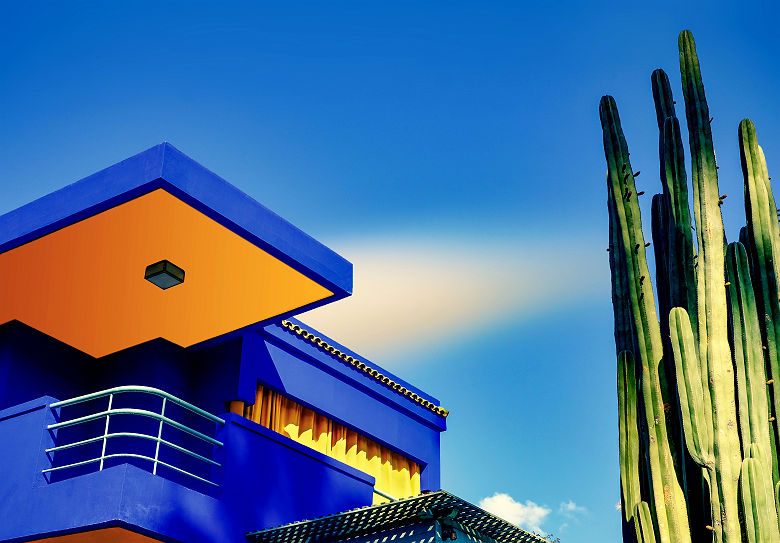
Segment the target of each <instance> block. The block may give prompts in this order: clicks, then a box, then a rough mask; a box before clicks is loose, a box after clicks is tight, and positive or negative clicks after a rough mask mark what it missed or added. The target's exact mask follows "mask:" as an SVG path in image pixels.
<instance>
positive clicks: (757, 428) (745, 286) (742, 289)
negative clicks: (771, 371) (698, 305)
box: [726, 242, 772, 473]
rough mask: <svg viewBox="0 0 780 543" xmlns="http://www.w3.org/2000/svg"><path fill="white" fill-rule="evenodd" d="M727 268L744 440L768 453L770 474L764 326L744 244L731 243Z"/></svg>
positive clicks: (767, 468)
mask: <svg viewBox="0 0 780 543" xmlns="http://www.w3.org/2000/svg"><path fill="white" fill-rule="evenodd" d="M726 269H727V273H728V277H727V278H728V283H729V285H728V291H729V302H730V304H731V322H732V325H731V338H732V345H733V347H734V351H733V358H734V367H735V368H736V375H737V405H738V408H739V411H738V415H739V426H740V433H741V435H742V443H743V446H744V448H745V449H746V450H747V449H748V448H749V447H751V444H759V445H760V447H761V450H762V451H765V452H766V453H767V456H766V458H764V460H766V463H765V465H764V467H765V469H766V470H767V473H771V471H769V470H770V469H771V466H772V463H771V459H770V456H769V453H770V451H771V450H772V445H771V442H770V426H769V420H768V419H769V404H768V401H767V390H766V371H765V366H764V353H763V350H762V349H761V327H760V325H759V322H758V313H757V312H756V301H755V296H754V294H753V286H752V283H751V281H750V268H749V265H748V257H747V252H746V251H745V247H744V246H743V245H742V244H741V243H739V242H736V243H731V244H729V246H728V250H727V252H726Z"/></svg>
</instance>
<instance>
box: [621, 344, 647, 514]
mask: <svg viewBox="0 0 780 543" xmlns="http://www.w3.org/2000/svg"><path fill="white" fill-rule="evenodd" d="M635 366H636V364H635V362H634V357H633V356H632V355H631V352H630V351H623V352H622V353H620V355H618V413H619V419H618V420H619V422H618V425H619V430H620V440H619V442H620V483H621V488H622V490H623V513H624V515H625V519H626V521H630V520H631V515H632V514H633V512H634V507H635V506H636V505H637V504H638V503H639V502H640V501H641V500H642V498H641V495H640V493H641V490H640V486H639V430H638V427H637V422H638V421H637V416H636V406H637V404H638V398H637V392H636V371H635Z"/></svg>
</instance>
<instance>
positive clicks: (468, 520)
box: [247, 490, 546, 543]
mask: <svg viewBox="0 0 780 543" xmlns="http://www.w3.org/2000/svg"><path fill="white" fill-rule="evenodd" d="M442 514H446V515H448V516H449V518H451V519H452V520H453V521H454V522H455V523H457V525H458V527H459V528H460V529H461V530H463V531H464V532H466V534H467V535H473V536H476V537H474V538H471V539H472V540H474V539H477V540H479V541H480V542H483V543H484V542H485V541H492V542H495V543H543V542H544V541H546V540H545V539H544V538H542V537H540V536H538V535H536V534H532V533H530V532H526V531H525V530H523V529H521V528H519V527H518V526H516V525H514V524H511V523H510V522H507V521H506V520H504V519H501V518H499V517H496V516H494V515H492V514H490V513H488V512H487V511H485V510H483V509H480V508H479V507H477V506H475V505H472V504H470V503H469V502H467V501H465V500H462V499H461V498H459V497H457V496H454V495H453V494H450V493H449V492H446V491H444V490H439V491H438V492H431V493H428V494H421V495H419V496H413V497H411V498H405V499H402V500H396V501H392V502H389V503H383V504H380V505H372V506H369V507H363V508H360V509H353V510H352V511H346V512H344V513H337V514H335V515H328V516H325V517H320V518H318V519H314V520H304V521H300V522H293V523H292V524H287V525H285V526H279V527H276V528H268V529H267V530H260V531H257V532H252V533H249V534H247V539H249V540H250V541H257V542H259V543H324V542H326V541H345V540H353V539H356V538H360V537H362V536H367V535H370V534H376V533H379V532H385V531H387V530H390V529H394V528H403V527H405V526H410V525H414V524H418V525H419V524H420V523H423V522H425V520H426V519H432V518H436V517H438V516H439V515H442ZM379 539H380V541H381V540H382V539H383V538H381V537H380V538H379ZM384 539H392V540H393V541H394V543H396V540H397V538H396V537H395V536H393V537H391V538H384ZM401 539H403V537H402V538H401Z"/></svg>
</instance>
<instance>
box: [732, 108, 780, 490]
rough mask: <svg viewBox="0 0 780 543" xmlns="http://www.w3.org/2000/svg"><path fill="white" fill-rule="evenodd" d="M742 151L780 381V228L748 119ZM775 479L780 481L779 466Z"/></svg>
mask: <svg viewBox="0 0 780 543" xmlns="http://www.w3.org/2000/svg"><path fill="white" fill-rule="evenodd" d="M739 148H740V159H741V162H742V174H743V177H744V181H745V214H746V216H747V232H748V238H749V240H750V249H751V257H752V267H751V270H752V272H753V283H754V290H755V291H756V294H757V296H756V298H757V299H756V306H757V312H758V315H759V316H760V318H759V323H760V324H761V326H762V330H761V332H762V338H763V340H764V345H765V346H766V359H767V362H768V366H769V372H770V375H771V378H772V379H774V380H775V381H778V380H780V303H779V302H778V276H777V272H776V269H777V265H778V260H780V259H779V258H777V257H778V256H779V255H778V254H777V253H776V251H777V249H779V248H780V247H778V245H780V243H778V240H777V236H778V232H779V231H778V224H777V217H776V210H775V207H774V197H772V191H771V186H770V184H769V176H768V175H767V169H766V160H765V159H764V156H763V152H762V151H761V148H760V147H759V145H758V139H757V137H756V129H755V126H754V125H753V123H752V122H751V121H750V120H749V119H744V120H743V121H742V122H741V123H740V124H739ZM769 392H770V398H771V406H772V410H771V411H772V415H773V416H774V417H777V414H778V413H780V394H778V393H777V391H776V390H775V388H774V385H773V386H772V387H770V389H769ZM776 424H777V423H776V422H775V424H773V425H772V434H771V437H772V439H773V446H772V449H771V450H772V455H773V457H775V458H776V457H777V448H778V447H777V433H776V432H777V427H776ZM774 464H775V466H774V467H773V470H772V479H773V481H774V482H775V483H777V482H778V481H779V480H780V479H779V477H780V476H779V474H778V469H777V466H776V464H777V463H776V462H774Z"/></svg>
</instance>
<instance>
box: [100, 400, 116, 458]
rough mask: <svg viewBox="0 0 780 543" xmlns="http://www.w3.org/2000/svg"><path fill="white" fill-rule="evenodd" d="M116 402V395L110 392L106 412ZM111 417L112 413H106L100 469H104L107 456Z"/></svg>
mask: <svg viewBox="0 0 780 543" xmlns="http://www.w3.org/2000/svg"><path fill="white" fill-rule="evenodd" d="M112 403H114V395H113V394H110V395H109V396H108V409H106V412H110V411H111V404H112ZM110 418H111V415H109V414H106V428H105V430H103V450H102V451H100V469H99V470H98V471H103V459H104V458H105V456H106V442H108V421H109V419H110Z"/></svg>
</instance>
